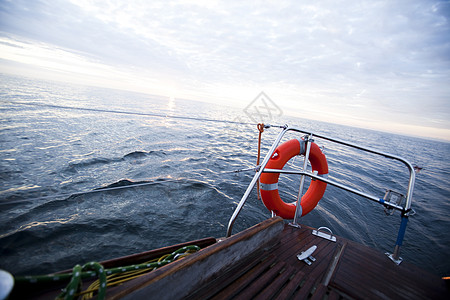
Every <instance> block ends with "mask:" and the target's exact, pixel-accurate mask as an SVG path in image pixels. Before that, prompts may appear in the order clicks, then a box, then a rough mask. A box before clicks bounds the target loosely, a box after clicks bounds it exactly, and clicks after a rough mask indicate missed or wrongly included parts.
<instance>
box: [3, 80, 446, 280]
mask: <svg viewBox="0 0 450 300" xmlns="http://www.w3.org/2000/svg"><path fill="white" fill-rule="evenodd" d="M0 79H1V80H0V110H1V118H0V181H1V189H0V257H1V259H0V268H2V269H6V270H9V271H10V272H12V273H13V274H38V273H48V272H53V271H57V270H60V269H65V268H70V267H72V266H73V265H74V264H76V263H83V262H85V261H89V260H104V259H109V258H113V257H117V256H121V255H128V254H132V253H136V252H142V251H145V250H149V249H152V248H156V247H161V246H166V245H170V244H174V243H180V242H184V241H188V240H193V239H197V238H202V237H206V236H214V237H221V236H224V235H225V233H226V226H227V224H228V220H229V218H230V216H231V214H232V212H233V210H234V208H235V207H236V204H237V202H238V201H239V200H240V198H241V196H242V194H243V193H244V191H245V188H246V187H247V185H248V183H249V182H250V180H251V178H252V175H253V173H252V172H240V173H231V172H230V171H234V170H239V169H244V168H250V167H253V166H254V165H255V161H256V152H257V148H256V146H257V130H256V126H250V125H236V124H230V123H222V122H212V121H200V120H195V118H202V119H218V120H240V121H244V122H252V121H251V120H249V119H248V118H247V117H246V116H245V114H244V113H243V111H242V110H240V109H233V108H229V107H221V106H218V105H213V104H205V103H201V102H194V101H187V100H180V99H174V100H173V99H172V100H171V99H168V98H163V97H157V96H149V95H143V94H137V93H131V92H123V91H117V90H108V89H100V88H93V87H82V86H71V85H67V84H60V83H51V82H44V81H35V80H29V79H23V78H18V77H10V76H5V75H0ZM251 100H252V99H249V101H248V102H251ZM61 106H65V107H72V108H74V107H78V108H84V110H79V109H67V108H61ZM86 108H87V109H92V108H94V109H98V110H103V111H92V110H86ZM112 110H114V111H127V112H136V113H141V114H142V113H148V114H156V115H160V116H164V115H168V116H169V117H156V116H148V115H138V114H119V113H112V112H107V111H112ZM170 116H187V117H189V118H193V119H180V118H173V117H170ZM274 122H277V123H279V124H284V123H288V124H289V125H295V126H298V127H302V128H304V129H306V130H315V131H317V132H320V133H322V134H327V135H332V136H335V137H337V138H340V139H344V140H348V141H350V142H354V143H361V144H362V145H365V146H369V147H373V148H375V149H378V150H380V151H383V152H388V153H392V154H395V155H399V156H403V157H405V158H406V159H407V160H409V161H410V162H411V163H412V164H413V165H418V166H420V167H422V168H423V170H422V171H421V172H420V173H419V174H418V175H417V179H416V187H415V191H414V197H413V199H414V200H413V208H414V209H415V211H416V212H417V214H416V215H414V216H413V217H411V218H410V222H409V225H408V229H407V232H406V237H405V241H404V246H403V248H402V252H401V255H402V257H403V258H404V259H405V260H408V261H410V262H413V263H415V264H417V265H419V266H421V267H422V268H425V269H427V270H429V271H432V272H434V273H437V274H439V275H447V276H448V275H449V274H450V261H449V259H448V251H449V250H450V238H449V237H448V228H449V225H450V217H449V216H450V201H449V200H450V187H449V186H450V185H449V178H450V176H449V175H450V174H449V172H450V171H449V170H450V162H449V153H450V144H449V143H443V142H436V141H428V140H423V139H419V138H414V137H405V136H399V135H391V134H386V133H380V132H375V131H368V130H362V129H356V128H350V127H344V126H338V125H333V124H328V123H320V122H313V121H308V120H302V119H295V118H291V117H286V116H284V117H283V118H281V119H280V120H274ZM276 134H278V129H276V128H271V129H269V130H266V131H265V132H264V134H263V153H265V151H267V149H268V147H269V146H270V144H271V142H272V141H273V139H274V137H275V136H276ZM294 137H298V136H296V135H294V134H290V135H288V136H287V137H286V139H289V138H294ZM316 142H317V143H318V144H319V145H320V146H322V147H324V151H325V154H326V155H327V159H328V163H329V168H330V178H332V179H334V180H336V181H339V182H341V183H344V184H348V185H350V186H352V187H354V188H356V189H359V190H363V191H366V192H369V193H372V194H374V195H376V196H379V197H383V195H384V191H385V189H387V188H389V189H394V190H397V191H399V192H402V193H404V192H405V191H406V187H407V183H408V181H407V176H408V172H407V170H406V168H405V166H404V165H403V164H401V163H396V162H394V161H392V160H389V159H385V158H380V157H377V156H374V155H372V154H364V153H360V152H355V151H354V150H352V149H349V148H347V147H343V146H333V145H331V144H330V143H329V142H327V141H324V140H320V139H316ZM301 163H302V162H301V159H295V161H294V162H292V163H291V164H290V166H289V167H295V166H299V165H301ZM298 182H299V178H296V177H292V176H289V177H287V176H281V179H280V194H281V197H282V198H283V199H284V200H286V201H294V200H295V197H296V194H297V192H298ZM129 185H134V186H133V187H131V188H119V189H114V190H111V189H107V190H103V189H104V188H111V187H124V186H129ZM269 216H270V213H269V212H268V211H267V210H266V208H265V207H264V206H263V204H262V203H261V202H260V201H258V200H257V198H256V192H254V193H253V194H252V195H251V197H250V199H249V201H248V202H247V204H246V205H245V207H244V210H243V211H242V213H241V214H240V215H239V217H238V219H237V221H236V223H235V227H234V232H237V231H239V230H242V229H245V228H247V227H249V226H252V225H254V224H256V223H258V222H260V221H262V220H264V219H266V218H268V217H269ZM302 222H303V223H305V224H307V225H310V226H313V227H319V226H327V227H330V228H332V229H333V232H335V233H336V234H338V235H342V236H344V237H347V238H350V239H352V240H355V241H358V242H361V243H364V244H366V245H369V246H372V247H374V248H376V249H378V250H380V251H392V248H393V245H394V244H395V239H396V235H397V230H398V226H399V223H400V217H399V214H398V213H396V214H394V216H390V217H388V216H386V215H385V213H384V212H383V207H381V206H380V205H378V204H376V203H372V202H369V201H368V200H366V199H364V198H361V197H358V196H355V195H352V194H349V193H347V192H343V191H341V190H338V189H337V188H334V187H331V186H329V187H328V188H327V191H326V193H325V196H324V198H323V199H322V200H321V201H320V203H319V205H318V206H317V208H316V209H315V210H313V211H312V212H311V213H310V214H308V215H307V216H306V217H304V218H302Z"/></svg>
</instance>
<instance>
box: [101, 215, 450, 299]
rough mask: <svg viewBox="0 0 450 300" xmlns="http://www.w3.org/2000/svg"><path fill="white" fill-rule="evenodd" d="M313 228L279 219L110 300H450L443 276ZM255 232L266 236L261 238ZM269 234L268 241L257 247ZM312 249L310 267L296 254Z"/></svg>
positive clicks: (129, 286) (145, 279)
mask: <svg viewBox="0 0 450 300" xmlns="http://www.w3.org/2000/svg"><path fill="white" fill-rule="evenodd" d="M268 230H271V231H269V232H268ZM311 231H312V228H309V227H306V226H303V227H302V228H301V229H298V228H294V227H291V226H288V225H285V224H284V222H283V221H282V220H281V219H280V218H273V219H270V220H267V221H265V222H263V223H262V224H259V225H257V226H255V228H251V229H248V230H246V231H244V232H241V233H239V234H237V235H235V236H233V237H231V238H229V239H226V240H225V241H222V242H219V243H217V244H214V245H212V246H209V247H207V248H206V249H204V250H202V251H200V252H199V253H196V254H193V255H191V256H190V257H187V258H185V259H183V260H181V261H179V262H175V263H173V264H171V265H167V266H165V267H163V268H160V269H158V270H156V271H154V272H152V273H150V274H148V276H147V277H143V278H140V279H138V280H137V281H136V282H130V283H128V284H125V285H124V286H121V287H118V288H117V290H115V291H114V292H113V293H111V294H109V296H110V297H111V298H113V299H115V298H122V297H125V298H130V299H131V298H133V299H135V298H146V297H147V298H148V299H151V298H155V299H158V300H160V299H177V298H178V299H179V298H186V299H307V298H308V299H450V297H449V295H450V294H449V292H448V290H447V288H446V286H445V283H444V281H443V280H442V279H441V278H439V277H438V276H435V275H432V274H429V273H427V272H424V271H423V270H420V269H418V268H417V267H415V266H413V265H411V264H409V263H408V262H403V263H402V264H401V265H400V266H396V265H395V264H394V263H393V262H392V261H390V260H389V258H388V257H387V256H386V255H384V254H383V253H380V252H378V251H375V250H373V249H370V248H368V247H365V246H362V245H359V244H357V243H354V242H352V241H349V240H346V239H344V238H339V237H338V238H337V242H331V241H328V240H325V239H322V238H319V237H317V236H314V235H312V234H311ZM255 233H263V235H261V236H259V237H256V240H255ZM266 233H267V237H269V238H268V239H267V240H266V242H267V243H266V244H264V245H256V246H253V243H255V242H256V243H258V240H260V239H261V238H262V237H263V236H266ZM262 239H264V238H262ZM313 245H317V250H316V251H315V253H314V254H313V256H314V257H315V258H316V261H315V262H313V264H312V265H311V266H309V265H307V264H306V263H305V262H303V261H299V260H298V259H297V257H296V255H297V254H299V253H300V252H301V251H304V250H306V249H308V248H309V247H311V246H313ZM243 248H245V249H243ZM242 251H243V252H242ZM236 252H238V253H240V254H238V255H236ZM182 281H186V283H183V282H182ZM158 283H160V284H159V285H158Z"/></svg>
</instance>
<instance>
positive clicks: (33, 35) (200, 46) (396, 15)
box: [0, 0, 450, 128]
mask: <svg viewBox="0 0 450 300" xmlns="http://www.w3.org/2000/svg"><path fill="white" fill-rule="evenodd" d="M0 5H1V6H0V26H1V27H0V29H1V30H2V31H3V32H4V33H5V35H7V34H14V35H16V36H20V37H23V38H27V39H33V40H38V41H42V42H44V43H46V45H54V46H55V49H58V47H60V48H62V49H71V50H70V51H68V52H72V53H77V54H78V55H83V56H85V58H84V59H85V60H86V61H89V62H92V61H95V62H96V63H97V64H98V65H96V66H95V68H97V70H101V67H100V66H99V65H100V64H104V65H107V66H108V67H111V68H113V69H114V70H115V71H116V72H122V73H123V74H127V76H128V75H129V76H131V75H130V74H133V75H132V76H131V77H130V78H141V82H142V84H143V85H145V82H146V80H148V81H149V82H151V81H152V80H153V81H155V80H156V82H166V85H167V86H171V87H172V88H173V89H174V90H176V91H175V92H173V93H172V94H177V95H183V94H184V95H187V94H189V95H190V96H192V97H195V95H198V97H201V98H204V99H207V98H220V97H222V99H224V98H227V97H228V98H229V99H231V100H235V101H236V102H240V103H241V102H242V101H245V100H248V101H250V100H251V99H253V97H254V95H255V94H257V93H258V92H259V91H261V90H264V91H266V92H267V93H268V94H270V95H271V97H272V98H273V99H275V100H277V101H279V102H280V105H281V106H283V105H285V106H287V107H299V110H300V108H301V109H302V110H306V111H309V112H311V115H314V116H316V117H318V118H320V117H323V116H327V118H328V117H329V118H333V120H335V121H339V119H340V120H341V122H343V121H345V120H349V119H353V120H359V122H362V120H364V119H368V118H375V119H377V120H378V121H379V122H388V121H389V122H391V121H393V120H396V121H398V122H403V123H410V124H411V123H412V122H414V125H415V126H437V127H440V128H450V123H449V121H448V120H450V108H449V104H448V103H450V101H448V100H449V95H450V87H449V85H448V82H449V81H450V54H449V53H450V39H449V36H450V24H449V15H450V14H449V11H450V9H449V6H450V5H449V2H443V1H428V0H424V1H421V0H416V1H403V0H399V1H359V2H355V3H352V2H345V3H344V2H343V3H340V2H339V1H338V2H336V1H314V2H309V3H304V2H296V1H257V2H245V1H194V0H191V1H138V0H130V1H126V2H123V1H88V0H77V1H70V2H67V1H62V0H60V1H53V2H52V3H46V2H40V1H33V2H29V1H19V0H17V1H14V2H3V3H1V4H0ZM72 50H73V51H72ZM23 56H24V55H23V54H22V57H23ZM32 57H34V59H36V57H35V56H32ZM16 58H17V57H16ZM77 59H78V60H77V61H78V62H79V67H80V68H88V67H92V66H91V65H89V66H87V65H86V64H85V63H86V61H84V62H83V59H82V58H81V57H77ZM23 62H28V63H31V62H30V61H29V60H26V59H25V60H23ZM63 62H64V61H63ZM33 63H34V64H39V63H38V62H37V61H34V62H33ZM44 63H45V64H47V63H48V64H50V65H51V64H55V63H56V64H58V63H62V62H61V61H58V60H57V59H56V60H55V61H49V60H48V59H43V60H42V61H41V64H44ZM73 68H77V67H75V66H73ZM73 71H74V72H82V70H80V69H77V70H73ZM124 76H125V75H124ZM121 78H123V76H122V77H121ZM133 82H135V84H134V85H136V84H137V83H136V82H137V81H136V80H133ZM147 87H148V84H147ZM218 96H219V97H218ZM411 120H414V121H411ZM361 124H362V123H361Z"/></svg>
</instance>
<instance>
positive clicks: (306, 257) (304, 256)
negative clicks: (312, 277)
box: [297, 245, 317, 266]
mask: <svg viewBox="0 0 450 300" xmlns="http://www.w3.org/2000/svg"><path fill="white" fill-rule="evenodd" d="M316 249H317V246H316V245H314V246H312V247H310V248H309V249H308V250H306V251H302V252H301V253H300V254H298V255H297V258H298V260H301V261H304V262H305V263H306V264H307V265H308V266H310V265H311V264H312V263H313V262H315V261H316V259H315V257H313V256H312V254H313V253H314V251H316Z"/></svg>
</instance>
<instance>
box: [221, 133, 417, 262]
mask: <svg viewBox="0 0 450 300" xmlns="http://www.w3.org/2000/svg"><path fill="white" fill-rule="evenodd" d="M267 127H280V128H282V130H281V132H280V133H279V134H278V136H277V137H276V139H275V141H274V143H273V144H272V146H271V148H270V150H269V151H268V153H267V154H266V156H265V157H264V160H263V162H262V163H261V165H260V167H259V169H258V171H257V172H256V174H255V176H254V177H253V179H252V181H251V182H250V184H249V185H248V187H247V189H246V191H245V193H244V195H243V196H242V198H241V200H240V201H239V203H238V206H237V207H236V209H235V210H234V212H233V215H232V216H231V218H230V220H229V222H228V228H227V235H226V236H227V237H229V236H231V233H232V230H233V225H234V222H235V221H236V218H237V216H238V215H239V213H240V212H241V210H242V207H243V206H244V204H245V202H246V201H247V199H248V196H249V195H250V193H251V191H252V190H253V188H254V187H255V185H256V182H257V181H258V179H259V178H260V176H261V174H262V173H263V172H265V173H283V174H296V175H301V176H302V179H303V178H304V176H308V177H311V178H313V179H316V180H320V181H323V182H326V183H328V184H331V185H333V186H336V187H338V188H341V189H343V190H346V191H349V192H351V193H354V194H357V195H359V196H362V197H364V198H367V199H369V200H372V201H375V202H378V203H381V204H383V205H385V206H388V207H389V208H393V209H396V210H399V211H401V212H402V213H401V215H402V222H401V226H400V229H399V233H398V236H397V242H396V245H395V248H394V253H393V254H391V255H390V258H391V259H392V260H393V261H394V262H396V263H397V264H399V263H400V262H401V258H399V249H400V246H401V244H402V240H403V236H404V233H405V230H406V223H407V218H408V214H409V212H410V210H411V202H412V194H413V191H414V183H415V171H414V167H413V166H412V165H411V163H409V162H408V161H407V160H406V159H404V158H402V157H400V156H396V155H392V154H389V153H385V152H382V151H378V150H375V149H372V148H369V147H364V146H361V145H358V144H355V143H350V142H347V141H344V140H340V139H336V138H332V137H329V136H325V135H322V134H316V133H313V132H310V131H305V130H302V129H299V128H295V127H289V126H288V125H284V126H270V125H268V126H266V128H267ZM288 131H296V132H300V133H304V134H306V135H308V136H309V137H308V138H309V139H312V138H313V137H316V138H321V139H324V140H328V141H330V142H334V143H337V144H341V145H345V146H348V147H352V148H356V149H358V150H362V151H365V152H369V153H372V154H377V155H381V156H384V157H386V158H389V159H393V160H398V161H400V162H402V163H403V164H405V165H406V166H407V168H408V170H409V174H410V176H409V182H408V189H407V193H406V201H405V205H404V206H400V205H397V204H394V203H390V202H385V201H384V199H383V198H379V197H376V196H373V195H370V194H368V193H365V192H361V191H359V190H356V189H354V188H352V187H349V186H346V185H344V184H341V183H339V182H336V181H333V180H330V179H328V178H323V177H321V176H317V175H315V174H313V173H311V172H307V171H306V169H305V166H304V168H303V171H295V170H278V169H266V165H267V163H268V162H269V159H270V157H272V155H273V153H274V152H275V150H276V148H277V147H278V144H279V143H280V141H281V139H282V138H283V136H284V135H285V134H286V132H288ZM305 157H306V158H307V157H308V155H305ZM302 181H303V180H302ZM301 193H302V188H301V186H300V189H299V199H298V201H300V199H301ZM298 205H299V204H298ZM298 205H297V206H298ZM297 215H298V212H296V214H295V219H294V225H295V224H297V220H296V219H297Z"/></svg>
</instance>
